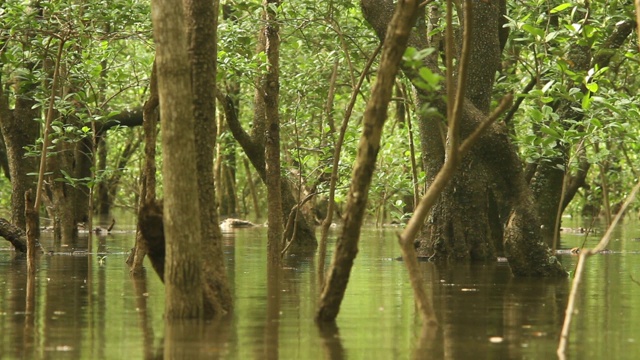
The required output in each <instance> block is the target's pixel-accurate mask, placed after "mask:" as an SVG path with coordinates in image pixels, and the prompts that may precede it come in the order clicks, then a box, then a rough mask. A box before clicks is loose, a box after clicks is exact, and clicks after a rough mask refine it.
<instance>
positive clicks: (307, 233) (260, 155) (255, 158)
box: [221, 96, 318, 254]
mask: <svg viewBox="0 0 640 360" xmlns="http://www.w3.org/2000/svg"><path fill="white" fill-rule="evenodd" d="M221 103H222V105H223V108H224V112H225V118H226V119H227V124H228V125H229V130H230V131H231V133H232V134H233V137H234V138H235V139H236V141H238V143H239V144H240V146H241V147H242V149H243V150H244V152H245V154H246V155H247V158H248V159H249V161H250V162H251V164H252V165H253V167H254V168H255V169H256V172H257V173H258V175H259V176H260V179H262V182H263V183H265V184H266V167H265V160H264V153H265V150H264V143H258V142H257V140H258V139H259V138H261V137H252V136H250V135H249V134H248V133H246V132H245V131H244V129H242V125H241V124H240V121H239V119H238V118H237V117H235V115H234V114H235V111H234V108H233V106H234V105H233V101H232V100H231V99H230V97H229V96H224V97H223V96H221ZM254 111H255V112H256V113H257V112H258V108H257V107H254ZM257 116H258V115H257V114H254V121H255V117H257ZM255 127H256V125H254V127H253V129H254V130H255ZM291 189H292V187H291V185H290V183H289V181H288V179H287V178H286V177H284V176H283V177H281V196H282V217H283V219H288V217H289V213H290V212H291V209H293V207H294V206H295V205H297V203H298V202H297V201H296V200H295V198H294V196H293V192H292V190H291ZM296 227H297V230H296V237H295V239H294V240H293V241H294V242H293V244H292V246H291V247H290V248H289V250H288V253H290V254H308V253H309V252H310V251H314V250H315V248H316V247H317V246H318V242H317V240H316V236H315V232H314V229H313V228H312V227H311V225H310V223H309V221H308V220H307V219H306V218H305V217H304V216H298V217H297V218H296ZM292 231H293V229H290V230H289V232H287V233H285V235H284V236H285V238H287V239H289V238H291V235H292V233H291V232H292Z"/></svg>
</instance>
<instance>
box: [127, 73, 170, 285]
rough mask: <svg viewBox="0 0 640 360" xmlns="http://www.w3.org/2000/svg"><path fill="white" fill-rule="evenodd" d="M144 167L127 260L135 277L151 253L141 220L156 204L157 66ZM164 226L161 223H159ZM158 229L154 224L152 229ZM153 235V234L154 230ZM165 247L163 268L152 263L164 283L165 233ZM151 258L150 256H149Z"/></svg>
mask: <svg viewBox="0 0 640 360" xmlns="http://www.w3.org/2000/svg"><path fill="white" fill-rule="evenodd" d="M143 117H144V123H143V130H144V165H143V167H142V175H141V176H140V200H139V203H138V225H137V229H136V245H135V248H134V249H133V254H132V256H133V258H131V256H130V259H128V260H127V263H128V264H129V266H130V268H131V272H132V273H133V274H140V273H141V272H142V264H143V261H144V257H145V256H146V255H147V252H148V251H149V242H150V240H148V239H147V240H146V241H145V239H144V236H145V234H144V233H143V231H142V228H141V224H142V223H143V222H142V220H141V218H142V216H143V214H144V212H143V211H142V209H143V207H144V206H145V205H147V204H152V203H154V202H155V200H156V170H157V169H156V142H157V138H158V120H159V117H160V114H159V98H158V71H157V67H156V64H155V62H154V64H153V69H152V70H151V79H150V81H149V99H148V100H147V102H146V103H145V104H144V112H143ZM155 213H160V219H162V206H160V210H159V211H155ZM160 224H162V222H160ZM155 225H157V223H156V224H152V228H153V226H155ZM152 231H153V230H152ZM161 237H162V244H157V245H155V247H154V251H157V252H159V253H161V255H160V256H158V258H161V259H162V265H158V266H156V265H155V263H156V262H157V261H159V260H156V262H154V260H153V259H151V261H152V265H153V266H154V269H155V270H156V272H158V270H159V269H161V270H162V274H160V273H159V272H158V275H160V278H161V279H162V280H163V281H164V257H165V243H164V232H163V233H162V236H161ZM150 257H151V256H150Z"/></svg>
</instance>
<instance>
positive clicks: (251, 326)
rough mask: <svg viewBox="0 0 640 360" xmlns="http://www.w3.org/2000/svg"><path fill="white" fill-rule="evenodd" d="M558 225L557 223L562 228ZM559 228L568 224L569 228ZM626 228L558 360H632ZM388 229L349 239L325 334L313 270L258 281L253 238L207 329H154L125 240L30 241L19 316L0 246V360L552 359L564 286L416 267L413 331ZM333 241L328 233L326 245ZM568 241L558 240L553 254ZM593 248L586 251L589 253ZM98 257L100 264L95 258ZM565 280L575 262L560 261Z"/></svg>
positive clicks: (596, 267) (155, 313) (297, 267)
mask: <svg viewBox="0 0 640 360" xmlns="http://www.w3.org/2000/svg"><path fill="white" fill-rule="evenodd" d="M565 225H567V224H565ZM569 225H571V224H569ZM637 229H638V224H636V223H630V224H626V225H624V226H623V227H622V228H621V229H620V230H619V231H618V232H617V234H616V235H615V236H614V240H613V241H612V242H611V244H610V246H609V249H611V250H613V252H612V253H609V254H602V255H597V256H594V257H592V258H590V259H589V261H588V264H587V269H586V271H587V273H586V274H585V278H584V282H583V284H582V287H581V291H580V296H579V301H578V303H577V305H578V310H579V312H578V313H577V314H576V317H575V318H574V325H573V327H572V333H571V342H570V346H569V349H568V358H571V359H637V358H640V325H639V324H640V285H639V284H638V283H635V282H634V280H635V281H640V271H638V269H639V267H640V241H639V240H638V239H637V238H638V237H640V234H638V230H637ZM396 231H397V229H385V230H375V229H368V230H365V231H364V232H363V235H362V240H361V246H360V248H361V250H360V253H359V255H358V258H357V260H356V265H355V267H354V269H353V272H352V277H351V280H350V282H349V288H348V292H347V294H346V297H345V299H344V302H343V305H342V308H341V311H340V315H339V317H338V320H337V328H330V327H329V328H323V329H319V328H318V327H317V326H316V325H315V323H314V322H313V315H314V310H315V307H316V300H317V298H318V296H319V287H318V285H317V284H316V281H315V279H316V277H315V271H316V264H315V260H314V259H289V260H288V261H287V264H286V266H285V268H284V269H283V270H282V271H281V273H280V274H275V275H273V274H271V275H272V277H271V279H272V280H271V281H268V280H267V269H266V262H265V259H266V230H265V229H263V228H256V229H242V230H238V231H236V232H235V233H228V234H225V253H226V256H227V265H228V270H229V275H230V279H231V282H232V286H233V295H234V300H235V309H236V310H235V312H234V314H233V316H232V319H230V320H229V321H224V322H220V323H211V324H204V325H202V324H200V325H198V324H192V323H185V324H181V325H175V326H173V325H172V326H170V327H169V326H165V323H164V321H163V317H162V314H163V306H164V303H163V296H164V288H163V286H162V284H161V283H160V281H159V280H158V279H157V277H156V276H155V274H154V273H153V272H152V271H151V270H150V267H148V268H149V272H148V273H147V276H146V277H145V279H142V280H134V279H132V278H131V277H130V276H129V271H128V268H127V266H126V265H125V264H124V260H125V258H126V251H128V249H129V248H130V247H131V246H132V245H133V238H134V236H133V233H122V234H113V235H110V236H108V237H101V238H99V239H95V240H94V241H95V242H94V245H93V248H94V249H97V250H96V253H94V254H86V253H82V252H74V251H76V250H83V249H84V248H85V247H86V240H85V241H84V242H82V241H81V242H80V243H78V244H69V245H68V246H54V245H53V244H52V243H51V242H46V241H45V242H44V246H45V247H46V248H48V249H54V250H56V251H57V252H64V253H57V254H55V255H44V256H42V257H41V258H40V259H39V261H38V273H37V278H36V283H35V305H34V310H33V312H32V313H26V312H25V310H26V302H25V298H26V288H27V281H26V276H25V270H26V264H25V261H24V259H21V258H15V256H14V254H13V253H12V252H11V251H8V242H3V243H0V246H1V249H2V250H1V251H0V274H1V275H0V294H1V296H0V332H1V336H0V358H1V359H20V358H29V359H31V358H34V359H44V358H52V359H54V358H55V359H143V358H162V357H163V355H164V357H165V358H175V359H194V358H224V359H275V358H281V359H325V358H326V359H328V358H331V359H343V358H344V359H407V358H416V359H425V358H435V359H439V358H449V359H480V358H486V359H550V358H554V357H555V349H556V347H557V342H558V337H559V333H560V329H561V326H562V321H563V317H564V308H565V305H566V302H567V296H568V291H569V286H570V282H569V280H559V281H558V280H556V281H549V280H540V279H514V278H512V277H511V276H510V274H509V269H508V267H507V266H506V265H505V264H500V263H495V264H488V265H479V264H475V265H458V266H448V267H444V268H438V269H436V268H435V266H434V265H433V264H430V263H422V264H421V266H422V271H423V275H424V278H425V281H426V285H427V290H428V292H429V294H430V295H431V298H432V301H433V304H434V308H435V310H436V313H437V317H438V320H439V323H440V326H439V327H438V328H435V329H432V331H431V332H430V333H424V334H423V333H421V326H420V322H419V319H417V318H416V311H415V307H414V303H413V295H412V291H411V287H410V285H409V282H408V277H407V274H406V270H405V268H404V265H403V263H402V262H399V261H395V260H393V258H395V257H397V256H398V255H399V251H398V248H397V244H396V240H395V233H396ZM334 235H335V234H334ZM583 239H584V237H583V236H581V235H565V237H564V240H563V241H564V244H563V245H564V247H568V248H570V247H574V246H579V245H580V243H581V241H582V240H583ZM596 241H597V239H596V238H593V237H592V238H591V239H590V240H589V241H588V242H587V245H589V246H593V245H594V244H595V243H596ZM105 256H106V258H103V257H105ZM561 260H562V262H563V263H564V264H565V266H566V268H567V269H570V270H572V269H573V267H574V264H575V261H576V260H577V257H575V256H571V255H566V256H562V257H561Z"/></svg>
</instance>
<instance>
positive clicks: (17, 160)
mask: <svg viewBox="0 0 640 360" xmlns="http://www.w3.org/2000/svg"><path fill="white" fill-rule="evenodd" d="M0 65H1V64H0ZM17 88H20V89H23V90H25V93H23V94H18V95H17V97H16V99H15V106H14V109H13V110H11V109H9V99H8V98H7V96H6V94H5V93H4V92H3V89H4V83H3V82H2V81H0V130H1V131H2V137H3V139H4V144H5V146H6V151H7V160H8V165H9V173H10V178H11V222H12V223H13V224H14V225H16V226H17V227H19V228H20V229H22V230H25V229H26V220H25V215H24V214H25V206H24V194H25V192H27V191H28V190H29V189H33V190H34V192H35V181H36V179H35V178H34V177H31V176H28V175H27V174H29V173H35V172H36V171H37V169H38V158H36V157H26V156H25V153H26V150H25V147H27V146H29V145H33V144H35V142H36V139H37V138H38V134H39V130H40V126H39V124H38V122H36V121H35V119H37V118H39V117H40V109H39V108H38V107H35V106H36V105H37V103H36V101H34V100H33V99H32V98H31V96H32V94H31V92H32V91H33V89H34V86H32V85H20V86H17Z"/></svg>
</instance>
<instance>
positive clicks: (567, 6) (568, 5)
mask: <svg viewBox="0 0 640 360" xmlns="http://www.w3.org/2000/svg"><path fill="white" fill-rule="evenodd" d="M571 5H572V4H571V3H564V4H560V5H558V6H556V7H554V8H553V9H551V11H549V12H550V13H552V14H555V13H558V12H560V11H562V10H566V9H568V8H570V7H571Z"/></svg>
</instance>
